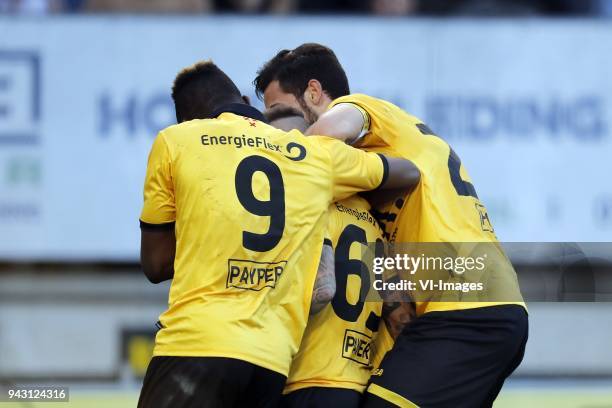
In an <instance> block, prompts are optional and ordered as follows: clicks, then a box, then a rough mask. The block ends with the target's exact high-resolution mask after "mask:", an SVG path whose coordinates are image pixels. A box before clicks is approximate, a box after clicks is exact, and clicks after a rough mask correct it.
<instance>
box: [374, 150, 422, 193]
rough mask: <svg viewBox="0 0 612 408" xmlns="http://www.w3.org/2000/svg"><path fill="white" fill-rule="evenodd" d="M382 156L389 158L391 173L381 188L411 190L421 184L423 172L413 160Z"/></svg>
mask: <svg viewBox="0 0 612 408" xmlns="http://www.w3.org/2000/svg"><path fill="white" fill-rule="evenodd" d="M381 156H383V157H384V158H385V159H386V160H387V164H388V166H389V175H388V177H387V179H386V180H385V181H384V182H383V183H382V184H381V185H380V187H379V189H382V190H406V191H410V190H412V189H413V188H415V187H416V186H417V184H419V181H420V180H421V172H420V171H419V169H418V168H417V167H416V166H415V165H414V163H413V162H411V161H410V160H406V159H398V158H395V157H389V156H385V155H381Z"/></svg>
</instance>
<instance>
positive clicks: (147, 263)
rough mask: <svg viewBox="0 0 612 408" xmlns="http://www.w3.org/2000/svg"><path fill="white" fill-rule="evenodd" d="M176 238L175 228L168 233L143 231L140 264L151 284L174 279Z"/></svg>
mask: <svg viewBox="0 0 612 408" xmlns="http://www.w3.org/2000/svg"><path fill="white" fill-rule="evenodd" d="M175 252H176V237H175V235H174V228H172V229H170V230H167V231H156V230H141V235H140V264H141V265H142V270H143V272H144V274H145V276H146V277H147V279H149V281H151V283H160V282H163V281H166V280H169V279H172V278H173V277H174V255H175Z"/></svg>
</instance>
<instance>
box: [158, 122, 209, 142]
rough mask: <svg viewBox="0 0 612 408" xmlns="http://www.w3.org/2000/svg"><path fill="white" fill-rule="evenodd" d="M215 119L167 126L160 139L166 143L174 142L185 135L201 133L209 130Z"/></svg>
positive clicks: (160, 133) (161, 132)
mask: <svg viewBox="0 0 612 408" xmlns="http://www.w3.org/2000/svg"><path fill="white" fill-rule="evenodd" d="M213 121H214V120H213V119H193V120H188V121H185V122H181V123H175V124H173V125H170V126H167V127H165V128H164V129H162V130H161V131H160V132H159V135H160V137H163V138H164V139H165V140H166V141H168V142H172V141H174V140H175V139H176V138H180V137H183V136H184V135H185V134H190V133H194V132H196V133H200V132H203V131H205V130H206V129H207V128H209V127H210V126H211V125H212V124H213V123H211V122H213Z"/></svg>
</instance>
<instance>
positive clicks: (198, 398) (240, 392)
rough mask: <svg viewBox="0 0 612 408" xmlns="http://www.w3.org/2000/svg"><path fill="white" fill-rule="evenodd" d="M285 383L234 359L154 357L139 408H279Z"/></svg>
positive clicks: (279, 376)
mask: <svg viewBox="0 0 612 408" xmlns="http://www.w3.org/2000/svg"><path fill="white" fill-rule="evenodd" d="M286 380H287V378H286V377H285V376H283V375H281V374H279V373H277V372H274V371H271V370H267V369H265V368H262V367H259V366H256V365H254V364H251V363H247V362H246V361H242V360H236V359H233V358H222V357H169V356H168V357H153V359H152V360H151V363H149V368H148V369H147V373H146V375H145V378H144V383H143V385H142V390H141V392H140V399H139V400H138V407H139V408H191V407H193V408H195V407H198V408H208V407H210V408H225V407H240V408H243V407H276V406H277V405H278V402H279V400H280V397H281V393H282V391H283V387H284V386H285V381H286Z"/></svg>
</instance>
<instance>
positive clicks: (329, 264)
mask: <svg viewBox="0 0 612 408" xmlns="http://www.w3.org/2000/svg"><path fill="white" fill-rule="evenodd" d="M335 293H336V274H335V267H334V250H333V248H332V247H331V246H329V245H323V251H321V260H320V261H319V268H318V270H317V278H316V280H315V285H314V289H313V290H312V300H311V302H310V314H311V315H313V314H316V313H318V312H320V311H321V310H322V309H323V308H324V307H325V306H326V305H327V304H328V303H329V302H331V300H332V298H333V297H334V294H335Z"/></svg>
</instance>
